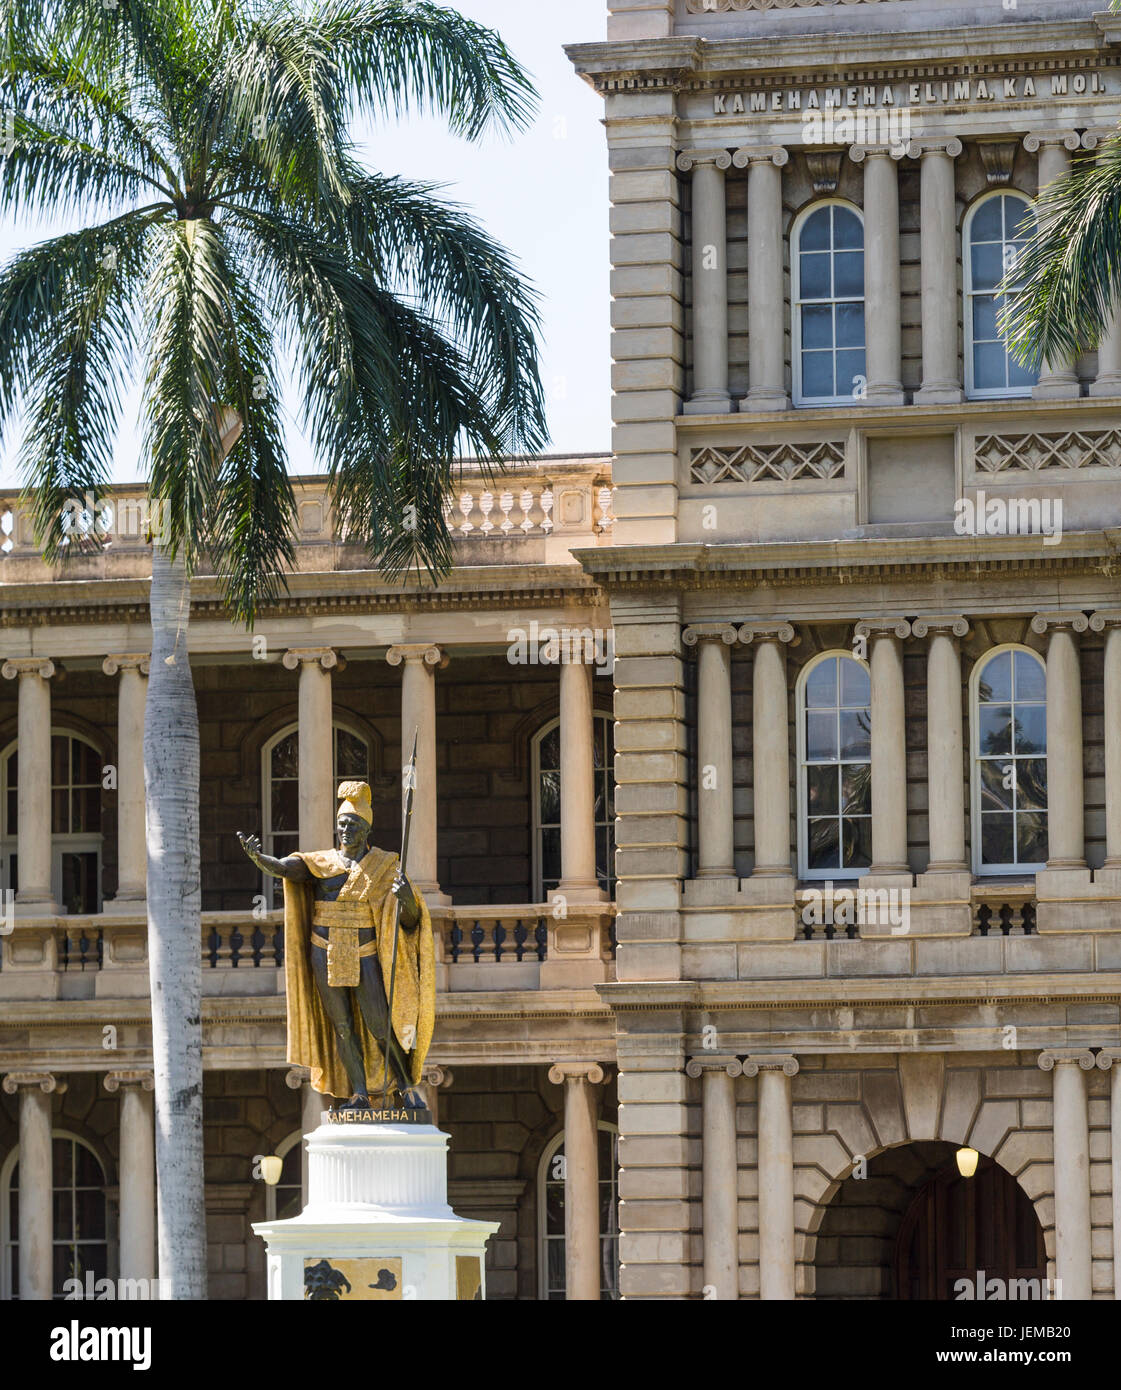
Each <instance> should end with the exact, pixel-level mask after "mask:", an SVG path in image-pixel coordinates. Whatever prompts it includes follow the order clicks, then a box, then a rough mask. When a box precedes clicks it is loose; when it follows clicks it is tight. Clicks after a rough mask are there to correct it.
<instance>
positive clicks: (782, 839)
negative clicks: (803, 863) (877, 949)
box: [739, 623, 800, 878]
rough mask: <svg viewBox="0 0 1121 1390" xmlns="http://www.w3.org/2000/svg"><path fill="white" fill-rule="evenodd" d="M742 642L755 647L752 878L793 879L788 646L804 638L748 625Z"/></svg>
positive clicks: (785, 627)
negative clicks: (749, 643)
mask: <svg viewBox="0 0 1121 1390" xmlns="http://www.w3.org/2000/svg"><path fill="white" fill-rule="evenodd" d="M739 640H740V641H741V642H743V643H745V644H746V643H748V642H752V643H754V644H755V666H754V669H753V670H752V673H751V766H752V801H753V804H754V809H755V867H754V868H753V869H752V871H751V876H752V878H789V877H790V875H791V872H792V870H791V867H790V722H789V712H788V708H787V704H788V699H789V691H788V688H787V681H786V651H785V647H786V646H787V644H789V645H790V646H792V647H796V646H797V645H798V643H799V640H800V639H799V638H798V637H797V635H796V634H795V632H794V629H793V627H792V626H791V625H790V624H789V623H745V624H744V625H743V627H741V628H740V630H739Z"/></svg>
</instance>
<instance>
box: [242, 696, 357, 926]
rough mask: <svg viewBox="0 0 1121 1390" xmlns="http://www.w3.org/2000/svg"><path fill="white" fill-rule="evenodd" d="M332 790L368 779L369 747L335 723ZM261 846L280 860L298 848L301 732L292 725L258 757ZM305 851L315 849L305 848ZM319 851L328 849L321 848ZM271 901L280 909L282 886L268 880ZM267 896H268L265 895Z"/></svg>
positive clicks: (277, 736) (342, 725) (349, 731)
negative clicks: (259, 763) (347, 783)
mask: <svg viewBox="0 0 1121 1390" xmlns="http://www.w3.org/2000/svg"><path fill="white" fill-rule="evenodd" d="M334 749H335V753H334V768H333V771H332V776H333V781H334V786H333V787H332V788H331V790H332V791H334V787H337V786H338V784H339V783H340V782H345V781H356V782H368V781H369V780H370V748H369V745H368V744H367V742H366V740H365V739H364V738H363V737H362V735H361V734H359V733H358V732H357V731H356V730H355V729H352V728H349V727H348V726H347V725H346V724H343V723H341V722H339V721H338V720H336V721H335V726H334ZM261 808H262V814H261V847H262V848H263V849H264V852H265V853H266V854H271V855H273V856H275V857H276V858H278V859H282V858H283V857H284V856H285V855H286V854H291V853H292V852H293V851H294V850H296V849H298V848H299V840H300V729H299V725H298V724H292V725H291V726H290V727H289V728H287V729H282V730H281V731H280V733H278V734H276V735H274V737H273V738H271V739H270V740H269V741H268V743H266V744H265V747H264V749H263V751H262V754H261ZM305 848H306V849H311V848H314V846H311V845H307V846H305ZM320 848H322V849H328V848H330V846H328V845H322V846H320ZM266 883H268V884H271V885H272V888H271V890H270V891H271V893H272V900H273V902H274V903H275V904H277V905H278V906H279V904H280V903H281V901H282V900H283V884H282V883H281V882H280V880H279V879H273V878H271V877H270V878H267V879H266ZM266 896H268V893H267V892H266Z"/></svg>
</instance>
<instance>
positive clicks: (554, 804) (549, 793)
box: [538, 771, 560, 825]
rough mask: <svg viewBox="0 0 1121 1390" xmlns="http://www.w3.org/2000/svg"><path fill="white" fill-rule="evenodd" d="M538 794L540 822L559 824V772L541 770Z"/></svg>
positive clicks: (543, 823)
mask: <svg viewBox="0 0 1121 1390" xmlns="http://www.w3.org/2000/svg"><path fill="white" fill-rule="evenodd" d="M538 796H539V797H540V807H541V824H542V825H559V824H560V773H559V772H554V771H549V772H542V774H541V778H540V781H539V782H538Z"/></svg>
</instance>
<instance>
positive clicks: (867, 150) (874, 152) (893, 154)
mask: <svg viewBox="0 0 1121 1390" xmlns="http://www.w3.org/2000/svg"><path fill="white" fill-rule="evenodd" d="M909 153H910V145H905V144H903V142H902V141H900V142H899V143H898V144H894V145H850V146H849V158H850V159H851V160H852V162H853V163H854V164H863V163H864V161H865V160H866V159H877V158H879V159H895V160H899V159H902V158H903V156H904V155H906V154H909Z"/></svg>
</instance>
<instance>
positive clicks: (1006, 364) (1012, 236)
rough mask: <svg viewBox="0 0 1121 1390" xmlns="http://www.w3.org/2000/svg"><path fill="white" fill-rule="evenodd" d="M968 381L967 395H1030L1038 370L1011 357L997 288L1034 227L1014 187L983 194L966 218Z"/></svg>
mask: <svg viewBox="0 0 1121 1390" xmlns="http://www.w3.org/2000/svg"><path fill="white" fill-rule="evenodd" d="M966 228H967V230H966V243H967V254H966V271H965V283H966V305H965V337H966V351H965V356H966V387H967V390H968V394H969V395H971V396H1016V395H1021V396H1022V395H1028V394H1030V392H1031V388H1032V387H1033V386H1034V385H1035V383H1036V381H1037V379H1038V374H1037V373H1036V372H1035V371H1029V370H1027V368H1025V367H1021V366H1020V364H1019V363H1018V362H1017V361H1016V360H1015V358H1013V357H1012V355H1011V354H1010V353H1009V351H1008V349H1007V348H1006V347H1005V346H1004V340H1003V338H1002V337H1001V334H1000V329H999V319H1000V314H1001V311H1002V309H1003V307H1004V302H1005V296H1004V295H1002V294H998V293H997V288H998V286H999V285H1000V284H1001V281H1002V280H1004V278H1005V275H1006V274H1007V275H1008V282H1009V285H1010V286H1011V288H1012V289H1013V290H1015V289H1016V288H1017V282H1016V275H1017V268H1018V266H1019V265H1020V262H1021V259H1022V256H1023V253H1024V247H1025V244H1026V242H1027V238H1028V236H1029V235H1030V234H1031V229H1032V212H1031V206H1030V204H1029V203H1028V201H1027V199H1026V198H1023V197H1021V196H1020V195H1019V194H1018V193H997V194H995V195H993V196H992V197H990V198H983V199H982V200H981V201H980V202H979V203H976V204H975V205H974V207H973V208H972V210H971V211H970V214H969V217H968V218H967V222H966Z"/></svg>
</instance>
